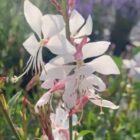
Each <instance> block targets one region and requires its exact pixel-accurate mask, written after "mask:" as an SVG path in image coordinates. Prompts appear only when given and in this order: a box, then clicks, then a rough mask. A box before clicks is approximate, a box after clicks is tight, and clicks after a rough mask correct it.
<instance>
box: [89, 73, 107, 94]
mask: <svg viewBox="0 0 140 140" xmlns="http://www.w3.org/2000/svg"><path fill="white" fill-rule="evenodd" d="M87 82H88V83H90V84H91V85H92V86H93V87H94V89H96V90H97V91H100V92H102V91H104V90H105V89H106V85H105V83H104V82H103V81H102V79H101V78H99V77H97V76H95V75H91V76H89V77H88V78H87Z"/></svg>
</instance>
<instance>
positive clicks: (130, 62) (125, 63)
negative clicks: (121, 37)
mask: <svg viewBox="0 0 140 140" xmlns="http://www.w3.org/2000/svg"><path fill="white" fill-rule="evenodd" d="M123 66H124V68H126V69H130V68H132V67H135V66H136V62H135V61H134V60H127V59H124V60H123Z"/></svg>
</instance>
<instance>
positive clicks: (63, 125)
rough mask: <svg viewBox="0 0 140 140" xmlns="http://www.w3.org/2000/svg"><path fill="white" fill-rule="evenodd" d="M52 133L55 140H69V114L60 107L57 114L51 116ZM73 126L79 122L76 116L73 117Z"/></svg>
mask: <svg viewBox="0 0 140 140" xmlns="http://www.w3.org/2000/svg"><path fill="white" fill-rule="evenodd" d="M50 118H51V122H52V131H53V136H54V139H55V140H69V113H68V112H67V111H65V110H64V109H62V108H61V107H60V106H58V107H57V108H56V113H52V114H51V117H50ZM72 120H73V126H75V125H76V124H77V122H78V118H77V116H76V115H73V116H72Z"/></svg>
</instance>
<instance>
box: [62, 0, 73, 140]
mask: <svg viewBox="0 0 140 140" xmlns="http://www.w3.org/2000/svg"><path fill="white" fill-rule="evenodd" d="M62 6H63V11H64V14H63V16H64V20H65V23H66V37H67V39H68V41H69V42H71V40H70V25H69V13H68V8H69V7H68V0H62ZM69 135H70V140H72V139H73V135H72V116H69Z"/></svg>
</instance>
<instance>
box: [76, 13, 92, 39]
mask: <svg viewBox="0 0 140 140" xmlns="http://www.w3.org/2000/svg"><path fill="white" fill-rule="evenodd" d="M92 26H93V23H92V18H91V16H90V15H89V16H88V18H87V20H86V23H85V25H84V26H83V27H82V29H81V30H80V31H79V32H78V34H76V36H74V37H75V38H79V37H83V36H89V35H90V34H91V33H92Z"/></svg>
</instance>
